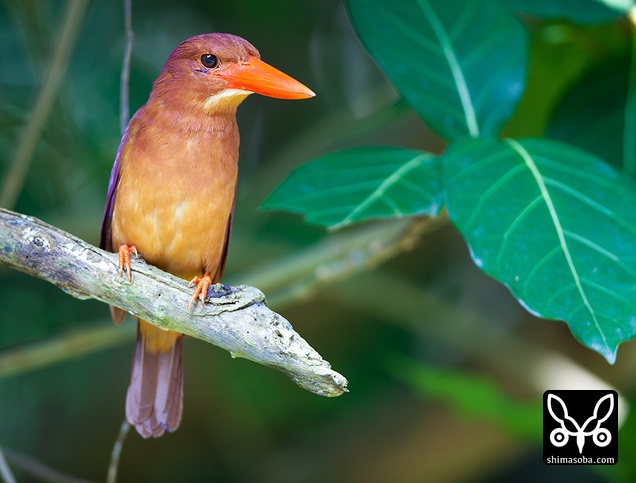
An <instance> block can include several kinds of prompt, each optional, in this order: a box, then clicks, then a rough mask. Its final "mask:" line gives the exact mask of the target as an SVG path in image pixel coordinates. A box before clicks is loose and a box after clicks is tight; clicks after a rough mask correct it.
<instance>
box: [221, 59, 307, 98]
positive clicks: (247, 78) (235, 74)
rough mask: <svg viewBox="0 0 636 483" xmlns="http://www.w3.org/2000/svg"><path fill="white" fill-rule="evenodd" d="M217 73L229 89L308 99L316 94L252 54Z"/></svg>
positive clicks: (269, 95) (270, 95)
mask: <svg viewBox="0 0 636 483" xmlns="http://www.w3.org/2000/svg"><path fill="white" fill-rule="evenodd" d="M216 75H218V76H219V77H221V78H223V79H224V80H225V81H226V82H227V87H228V88H229V89H240V90H242V91H248V92H254V93H256V94H260V95H262V96H267V97H275V98H277V99H306V98H308V97H314V96H315V95H316V94H314V92H313V91H312V90H311V89H309V88H308V87H305V86H304V85H303V84H301V83H300V82H298V81H297V80H296V79H293V78H291V77H289V76H288V75H287V74H285V73H284V72H281V71H280V70H278V69H276V68H274V67H272V66H271V65H269V64H266V63H265V62H263V61H262V60H260V59H258V58H256V57H253V56H251V55H250V56H249V57H248V58H247V62H237V63H236V64H232V65H230V66H228V67H226V68H225V69H222V70H221V69H219V71H218V72H216Z"/></svg>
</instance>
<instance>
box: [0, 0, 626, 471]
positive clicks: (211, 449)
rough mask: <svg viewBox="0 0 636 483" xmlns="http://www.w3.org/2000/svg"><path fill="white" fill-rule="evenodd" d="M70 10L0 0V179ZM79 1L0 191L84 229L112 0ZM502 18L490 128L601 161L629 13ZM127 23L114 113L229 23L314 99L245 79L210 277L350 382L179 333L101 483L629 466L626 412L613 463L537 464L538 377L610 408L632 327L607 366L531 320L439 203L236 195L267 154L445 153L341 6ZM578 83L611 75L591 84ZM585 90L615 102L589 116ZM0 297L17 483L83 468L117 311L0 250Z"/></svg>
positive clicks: (117, 345)
mask: <svg viewBox="0 0 636 483" xmlns="http://www.w3.org/2000/svg"><path fill="white" fill-rule="evenodd" d="M81 3H82V2H77V1H76V2H74V3H73V2H63V1H53V0H51V1H47V2H42V1H37V0H31V1H28V0H20V1H18V0H13V1H11V0H7V1H4V2H2V3H0V126H1V129H0V152H1V153H2V155H1V156H0V176H4V173H7V172H9V170H10V164H11V162H12V159H13V157H14V155H15V152H16V150H17V149H18V146H19V145H20V143H21V142H22V141H21V140H22V136H23V132H24V129H25V126H26V125H27V123H28V122H29V119H30V117H31V115H32V109H33V105H34V102H35V99H36V98H37V95H38V92H39V90H40V88H41V86H42V84H43V81H44V79H45V77H46V73H47V70H48V66H49V62H50V60H51V58H52V57H53V56H54V51H55V46H56V39H57V38H58V35H59V31H60V26H61V25H62V23H63V20H64V18H65V16H66V15H67V12H68V10H67V8H78V6H80V8H81ZM72 5H74V6H75V7H69V6H72ZM79 15H80V16H79V20H78V21H79V24H78V25H79V28H78V31H77V33H76V36H75V37H74V39H73V40H72V42H71V47H70V50H69V52H68V55H69V62H68V68H67V70H66V72H65V73H64V77H63V81H62V84H61V87H60V90H59V93H58V95H57V96H56V97H55V101H54V104H53V105H52V108H51V110H50V113H49V115H48V119H47V121H46V123H45V124H44V127H43V131H42V135H41V137H40V138H39V139H38V140H37V143H36V144H35V145H34V149H35V151H34V156H33V158H32V164H31V165H30V167H29V169H28V172H27V174H26V177H25V179H24V181H23V183H22V182H20V185H19V190H18V193H19V196H18V197H17V200H16V202H15V204H13V206H7V207H8V208H11V209H14V210H16V211H18V212H21V213H27V214H29V215H33V216H36V217H38V218H41V219H43V220H44V221H46V222H48V223H51V224H53V225H56V226H58V227H60V228H62V229H64V230H67V231H69V232H71V233H73V234H75V235H77V236H79V237H81V238H83V239H85V240H87V241H89V242H92V243H94V244H97V243H98V236H99V228H100V223H101V216H102V209H103V203H104V198H105V193H106V187H107V184H108V177H109V173H110V169H111V166H112V162H113V158H114V156H115V152H116V150H117V146H118V144H119V139H120V129H119V76H120V71H121V62H122V57H123V51H124V44H125V34H124V22H123V7H122V5H121V2H112V1H106V0H92V1H90V2H88V3H87V8H86V10H85V11H82V12H81V13H80V14H79ZM523 21H524V23H525V24H526V25H527V26H528V28H529V29H530V32H531V57H530V70H529V76H528V88H527V92H526V95H525V97H524V99H523V100H522V103H521V105H520V106H519V108H518V109H517V112H516V114H515V117H514V119H513V120H512V121H511V122H510V123H509V125H508V126H507V128H506V134H509V135H515V136H528V135H543V134H546V133H550V134H551V135H553V136H555V137H562V138H564V139H568V140H570V141H572V142H577V141H576V140H575V139H574V138H575V137H576V136H577V135H578V136H579V137H580V139H579V141H578V142H579V144H580V145H582V146H583V147H587V148H589V149H592V150H593V151H595V152H597V153H599V154H601V155H604V156H605V157H606V159H608V160H611V159H612V156H613V155H612V152H613V151H612V150H613V149H615V147H616V146H620V139H613V138H612V137H611V136H612V133H613V132H615V130H614V129H613V128H614V127H615V125H616V122H617V116H618V117H620V116H621V114H620V113H621V109H622V106H623V105H624V99H625V95H626V94H625V90H626V89H625V87H626V85H627V74H628V66H629V49H630V42H631V40H630V39H631V37H630V29H629V24H628V23H627V21H626V20H616V21H614V22H609V23H604V24H601V25H590V26H580V25H574V24H572V23H569V22H566V21H562V20H558V19H556V20H551V21H538V20H536V19H533V18H532V17H524V18H523ZM133 26H134V33H135V43H134V50H133V56H132V64H131V78H130V105H131V112H134V110H135V109H137V108H138V107H139V106H140V105H142V104H143V103H144V102H145V100H146V99H147V96H148V93H149V91H150V88H151V85H152V82H153V80H154V79H155V78H156V76H157V75H158V73H159V71H160V69H161V67H162V65H163V62H164V61H165V59H166V57H167V55H168V54H169V53H170V52H171V50H172V49H173V48H174V47H175V46H176V45H177V44H178V43H179V42H180V41H181V40H183V39H185V38H187V37H190V36H191V35H195V34H198V33H204V32H212V31H227V32H231V33H234V34H237V35H240V36H243V37H245V38H246V39H248V40H249V41H250V42H252V43H253V44H254V45H255V46H256V47H257V48H258V49H259V50H260V51H261V54H262V56H263V59H264V60H266V61H267V62H269V63H271V64H273V65H275V66H276V67H278V68H280V69H282V70H283V71H285V72H287V73H289V74H290V75H292V76H294V77H295V78H297V79H299V80H300V81H302V82H303V83H305V84H306V85H308V86H309V87H310V88H312V89H313V90H314V91H315V92H316V93H317V97H316V98H315V99H313V100H311V101H303V102H295V103H285V102H278V101H275V100H272V99H265V98H259V97H257V96H252V97H250V98H249V99H248V100H247V101H246V102H245V103H244V104H243V105H242V106H241V107H240V109H239V114H238V121H239V126H240V128H241V136H242V144H241V170H240V181H239V191H238V197H237V208H236V217H235V225H234V232H233V238H232V245H231V249H230V258H229V260H228V264H227V271H226V278H225V281H227V282H230V283H247V284H251V285H255V286H257V287H259V288H260V289H262V290H263V291H264V292H265V293H266V294H267V295H268V298H269V300H270V305H271V306H272V308H273V309H274V310H277V311H279V312H281V313H282V314H283V315H285V317H286V318H288V319H289V320H290V321H291V322H292V324H293V325H294V327H295V328H296V330H298V331H299V332H300V333H301V334H302V335H303V337H304V338H305V339H307V340H308V341H309V342H310V343H311V344H312V345H313V346H314V347H315V348H316V349H317V350H318V351H319V352H320V353H321V354H322V355H323V356H324V357H325V358H326V359H328V360H329V361H330V362H331V363H332V365H333V366H334V369H336V370H337V371H339V372H341V373H342V374H344V375H345V376H346V377H347V378H348V379H349V381H350V390H351V392H350V393H349V394H346V395H344V396H342V397H339V398H336V399H326V398H321V397H318V396H314V395H312V394H310V393H307V392H304V391H302V390H301V389H299V388H298V387H296V386H295V385H294V384H293V383H292V382H291V381H289V380H288V379H287V378H286V377H285V376H284V375H282V374H279V373H276V372H274V371H272V370H270V369H267V368H263V367H260V366H257V365H255V364H253V363H250V362H247V361H243V360H232V359H231V358H230V357H229V355H228V354H227V353H225V352H224V351H222V350H220V349H217V348H215V347H212V346H209V345H207V344H205V343H202V342H200V341H197V340H193V339H188V340H187V341H186V343H185V351H184V364H185V371H186V372H185V373H186V376H185V380H186V382H185V411H184V419H183V422H182V426H181V428H180V429H179V430H178V431H177V432H176V433H174V434H171V435H167V436H165V437H163V438H161V439H159V440H151V441H144V440H142V439H141V438H140V437H138V436H137V435H136V434H134V433H132V432H131V434H130V435H129V437H128V439H127V441H126V443H125V446H124V450H123V455H122V459H121V468H120V481H204V480H211V481H229V482H250V481H259V482H270V481H271V482H274V481H276V482H301V481H302V482H314V481H351V482H357V481H360V482H375V481H377V482H384V481H387V482H388V481H403V482H407V481H510V480H513V479H514V481H536V480H538V479H541V480H542V481H562V480H563V479H564V478H570V479H571V478H576V479H577V480H578V481H599V480H601V481H603V480H607V481H633V480H634V478H635V477H636V467H635V463H634V461H633V458H631V455H633V454H634V451H636V438H634V436H633V435H634V429H633V427H634V426H635V425H636V422H635V421H634V417H633V416H631V415H630V416H629V417H628V419H627V420H626V422H625V423H624V425H623V427H622V430H621V434H620V439H619V448H620V455H619V463H618V464H617V465H616V466H613V467H593V466H587V467H576V466H570V467H565V466H563V467H556V466H552V467H550V466H545V465H544V464H543V463H542V457H541V452H542V448H541V436H542V433H541V431H542V430H541V395H542V393H543V391H544V390H546V389H554V388H566V386H569V387H572V388H575V387H578V388H583V387H589V386H588V381H590V380H593V379H594V378H596V380H602V381H605V383H606V384H610V385H612V386H613V387H616V388H617V389H618V390H619V391H620V392H621V394H622V395H623V396H624V397H625V398H626V399H627V400H628V401H631V404H632V406H633V405H634V399H635V396H636V386H635V383H634V380H635V379H634V377H633V368H634V366H635V365H636V350H635V349H634V346H633V344H624V345H623V346H622V347H621V349H620V351H619V355H618V360H617V363H616V364H615V365H614V366H610V365H608V364H607V363H606V362H605V360H604V359H603V358H602V357H601V356H600V355H598V354H596V353H594V352H592V351H590V350H588V349H585V348H584V347H583V346H581V345H580V344H579V343H577V342H576V341H575V340H574V339H573V338H572V336H571V334H570V332H569V330H568V329H567V327H566V326H565V324H562V323H559V322H549V321H545V320H539V319H535V318H533V317H532V316H531V315H529V314H528V313H527V312H526V311H525V310H524V309H523V308H522V307H520V306H519V305H518V303H517V302H516V301H515V300H514V298H513V297H512V296H511V295H510V294H509V293H508V291H507V290H506V289H505V288H504V287H502V286H501V285H499V284H497V283H496V282H494V281H493V280H491V279H489V278H488V277H486V276H485V275H483V274H482V273H481V272H480V271H479V270H478V269H477V268H476V267H475V266H474V265H473V263H472V262H471V260H470V257H469V254H468V251H467V248H466V246H465V244H464V242H463V240H462V238H461V237H460V236H459V235H458V234H457V233H456V232H455V231H454V229H453V228H452V226H450V225H449V223H448V222H446V221H444V219H443V218H442V219H440V220H436V221H431V220H426V219H422V220H418V221H416V222H414V223H410V222H403V221H392V222H390V223H389V222H375V223H368V224H363V225H361V226H358V227H354V228H350V229H347V230H344V231H341V232H338V233H333V234H330V233H327V232H325V231H324V230H322V229H319V228H316V227H310V226H308V225H305V224H303V223H302V222H301V220H300V218H299V217H297V216H294V215H290V214H281V213H271V212H259V211H258V205H259V204H260V203H261V202H262V201H263V199H264V198H265V197H266V196H267V195H268V194H269V193H270V192H271V191H272V190H273V189H274V188H275V187H276V186H277V184H278V183H280V182H281V181H282V180H283V179H284V178H285V176H286V175H287V174H288V173H289V172H290V170H292V169H293V168H294V167H296V166H298V165H300V164H302V163H303V162H306V161H308V160H310V159H313V158H315V157H317V156H319V155H323V154H326V153H329V152H332V151H335V150H339V149H342V148H346V147H353V146H358V145H373V144H381V145H386V144H388V145H398V146H400V145H403V146H408V147H413V148H419V149H426V150H428V151H434V152H439V151H441V150H443V148H444V145H443V143H442V141H441V140H440V139H439V138H437V137H436V136H435V135H434V134H433V133H431V132H430V131H429V130H427V128H426V126H425V125H423V124H422V122H421V121H420V120H419V118H418V117H417V116H416V115H415V114H414V113H413V112H412V111H411V110H409V109H408V108H407V107H406V106H405V105H404V104H403V103H402V102H401V101H400V100H399V98H398V96H397V95H396V94H395V92H394V90H393V89H392V87H391V86H390V85H389V83H388V82H387V81H386V80H385V79H384V77H383V75H382V74H381V73H380V71H379V70H378V69H377V67H376V66H375V64H374V63H373V61H372V60H371V59H370V57H369V56H368V55H367V54H366V52H365V51H364V49H363V48H362V47H361V45H360V43H359V41H358V40H357V38H356V36H355V34H354V33H353V31H352V28H351V26H350V23H349V20H348V18H347V14H346V11H345V8H344V5H343V4H342V2H341V1H340V0H321V1H319V2H318V1H316V2H298V1H294V0H234V1H230V0H217V1H215V2H206V1H202V0H200V1H194V0H192V1H184V2H178V3H177V2H169V1H153V2H148V1H142V0H138V1H135V2H134V3H133ZM599 76H600V77H602V78H604V79H613V80H614V81H615V88H612V89H605V90H603V92H594V91H593V90H591V87H590V85H591V84H590V79H595V78H598V77H599ZM599 99H602V102H600V101H599ZM564 106H570V108H568V109H565V108H564ZM607 106H616V107H615V110H614V111H612V114H611V115H605V113H607ZM596 108H598V109H601V108H603V110H602V112H603V115H595V114H594V109H596ZM572 109H574V112H580V113H581V114H578V115H576V116H572V115H571V113H572V112H573V111H572ZM576 109H578V110H579V111H576ZM568 113H570V115H568ZM585 116H591V117H590V119H592V120H594V126H593V127H594V129H591V130H590V131H588V132H587V133H583V134H582V129H581V128H580V127H577V124H576V123H577V122H578V123H582V122H583V119H585ZM587 127H589V124H587ZM594 136H596V137H594ZM586 143H587V144H586ZM0 181H2V178H0ZM0 306H1V307H2V313H1V315H0V447H1V448H2V449H3V450H4V451H5V454H6V455H7V457H8V460H9V463H10V465H11V466H12V468H13V470H14V471H15V473H16V476H17V477H18V479H19V481H32V480H36V481H37V480H38V478H37V477H35V476H34V475H33V471H34V469H35V467H36V462H38V463H40V464H44V465H47V466H50V467H52V468H55V469H56V470H58V471H61V472H63V473H64V474H66V475H69V476H72V477H74V478H82V479H89V480H102V479H103V478H104V477H105V474H106V470H107V466H108V461H109V458H110V452H111V448H112V445H113V442H114V440H115V438H116V436H117V433H118V431H119V426H120V423H121V421H122V418H123V416H124V398H125V391H126V387H127V385H128V381H129V377H130V363H131V360H132V351H133V343H134V340H133V338H134V327H133V326H134V324H133V322H132V320H128V321H127V322H126V323H125V324H124V326H122V327H118V328H115V327H112V326H111V322H110V320H109V317H108V310H107V308H106V307H105V306H104V305H103V304H100V303H98V302H95V301H79V300H75V299H73V298H71V297H69V296H67V295H65V294H64V293H62V292H61V291H59V290H58V289H57V288H55V287H54V286H52V285H49V284H47V283H45V282H41V281H39V280H35V279H33V278H30V277H27V276H25V275H22V274H20V273H18V272H15V271H11V270H9V269H6V268H2V267H0ZM91 334H92V335H95V334H98V335H99V340H98V341H97V342H95V341H94V340H93V339H91ZM51 342H56V343H58V344H59V345H58V346H56V349H55V351H57V355H55V351H54V357H53V359H59V360H58V361H53V360H51V361H50V362H44V363H42V364H41V365H40V367H38V368H37V369H34V370H27V369H26V367H27V365H28V364H29V363H30V358H31V357H33V353H34V351H33V348H34V347H38V344H49V343H51ZM16 354H17V355H18V359H17V360H18V361H19V362H20V364H16V363H15V361H16ZM8 356H11V357H12V358H11V359H10V360H11V361H12V362H11V365H9V364H7V362H6V361H7V360H9V359H8ZM65 357H68V359H64V358H65Z"/></svg>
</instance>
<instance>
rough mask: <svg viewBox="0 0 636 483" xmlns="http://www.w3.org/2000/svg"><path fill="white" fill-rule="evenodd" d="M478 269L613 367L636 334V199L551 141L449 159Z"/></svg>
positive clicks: (452, 153)
mask: <svg viewBox="0 0 636 483" xmlns="http://www.w3.org/2000/svg"><path fill="white" fill-rule="evenodd" d="M442 162H443V163H444V164H443V169H444V170H445V182H446V186H447V205H448V212H449V215H450V217H451V220H452V221H453V222H454V223H455V225H456V226H457V228H458V229H459V230H460V231H461V232H462V233H463V235H464V237H465V238H466V240H467V241H468V244H469V245H470V249H471V253H472V257H473V259H474V260H475V263H476V264H477V265H478V266H479V267H480V268H481V269H482V270H484V271H485V272H486V273H488V274H489V275H491V276H493V277H495V278H496V279H498V280H499V281H501V282H503V283H504V284H505V285H507V286H508V287H509V288H510V290H511V291H512V293H513V294H514V295H515V296H516V297H517V298H518V299H519V301H520V302H521V303H522V304H523V305H524V306H525V307H527V308H528V309H529V310H530V311H532V312H533V313H535V314H536V315H538V316H540V317H544V318H549V319H560V320H564V321H566V322H567V323H568V325H569V326H570V329H571V331H572V333H573V334H574V336H575V337H576V338H577V339H578V340H580V341H581V342H582V343H583V344H585V345H586V346H588V347H590V348H592V349H594V350H596V351H597V352H599V353H601V354H602V355H603V356H605V357H606V358H607V360H608V361H609V362H611V363H613V362H614V360H615V358H616V350H617V348H618V345H619V344H620V343H621V342H622V341H625V340H628V339H630V338H632V337H633V336H634V334H635V333H636V324H635V323H634V321H635V317H634V314H635V313H636V298H635V295H636V256H635V250H636V228H635V226H636V211H634V207H635V206H636V194H635V192H634V189H633V186H632V185H631V184H629V183H628V182H627V181H625V180H624V179H623V178H621V177H620V176H619V175H618V174H616V173H615V172H614V171H613V170H612V169H611V168H610V167H609V166H608V165H607V164H605V163H604V162H603V161H601V160H600V159H598V158H596V157H594V156H591V155H589V154H587V153H586V152H584V151H581V150H578V149H576V148H574V147H571V146H568V145H566V144H562V143H558V142H554V141H548V140H544V139H526V140H523V141H519V142H517V141H514V140H506V141H496V140H478V141H471V142H466V143H463V144H461V145H456V146H453V147H451V149H449V150H448V151H447V153H446V154H445V155H444V157H443V158H442Z"/></svg>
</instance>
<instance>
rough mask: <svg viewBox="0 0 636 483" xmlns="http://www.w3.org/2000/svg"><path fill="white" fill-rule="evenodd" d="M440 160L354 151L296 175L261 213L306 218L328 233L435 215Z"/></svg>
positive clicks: (400, 152)
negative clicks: (356, 224)
mask: <svg viewBox="0 0 636 483" xmlns="http://www.w3.org/2000/svg"><path fill="white" fill-rule="evenodd" d="M440 178H441V174H440V172H439V168H438V158H436V157H434V155H432V154H430V153H425V152H422V151H414V150H410V149H402V148H392V147H379V146H375V147H363V148H354V149H350V150H346V151H340V152H337V153H334V154H330V155H328V156H325V157H323V158H320V159H317V160H314V161H311V162H309V163H306V164H304V165H302V166H300V167H299V168H297V169H296V170H294V171H293V172H292V173H291V174H290V175H289V177H288V178H287V179H286V180H285V181H283V183H282V184H281V185H280V186H278V187H277V188H276V190H274V192H273V193H272V194H271V195H270V196H269V198H267V199H266V200H265V201H264V202H263V204H262V205H261V208H265V209H281V210H288V211H293V212H298V213H304V214H305V220H306V221H307V222H309V223H313V224H316V225H322V226H327V227H330V228H332V229H338V228H342V227H344V226H346V225H349V224H351V223H354V222H359V221H362V220H366V219H369V218H380V217H392V218H395V217H402V216H408V215H422V214H428V215H435V214H437V213H438V212H439V210H440V207H441V198H442V195H441V184H440Z"/></svg>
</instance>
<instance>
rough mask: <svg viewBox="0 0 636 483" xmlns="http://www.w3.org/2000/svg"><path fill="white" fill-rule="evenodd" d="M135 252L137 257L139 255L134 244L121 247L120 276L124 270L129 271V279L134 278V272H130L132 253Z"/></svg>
mask: <svg viewBox="0 0 636 483" xmlns="http://www.w3.org/2000/svg"><path fill="white" fill-rule="evenodd" d="M131 253H134V254H135V257H138V256H139V253H138V252H137V247H135V246H134V245H132V246H128V245H122V246H120V247H119V276H120V277H121V276H122V275H123V274H124V270H126V273H128V280H131V279H132V274H131V273H130V254H131Z"/></svg>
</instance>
